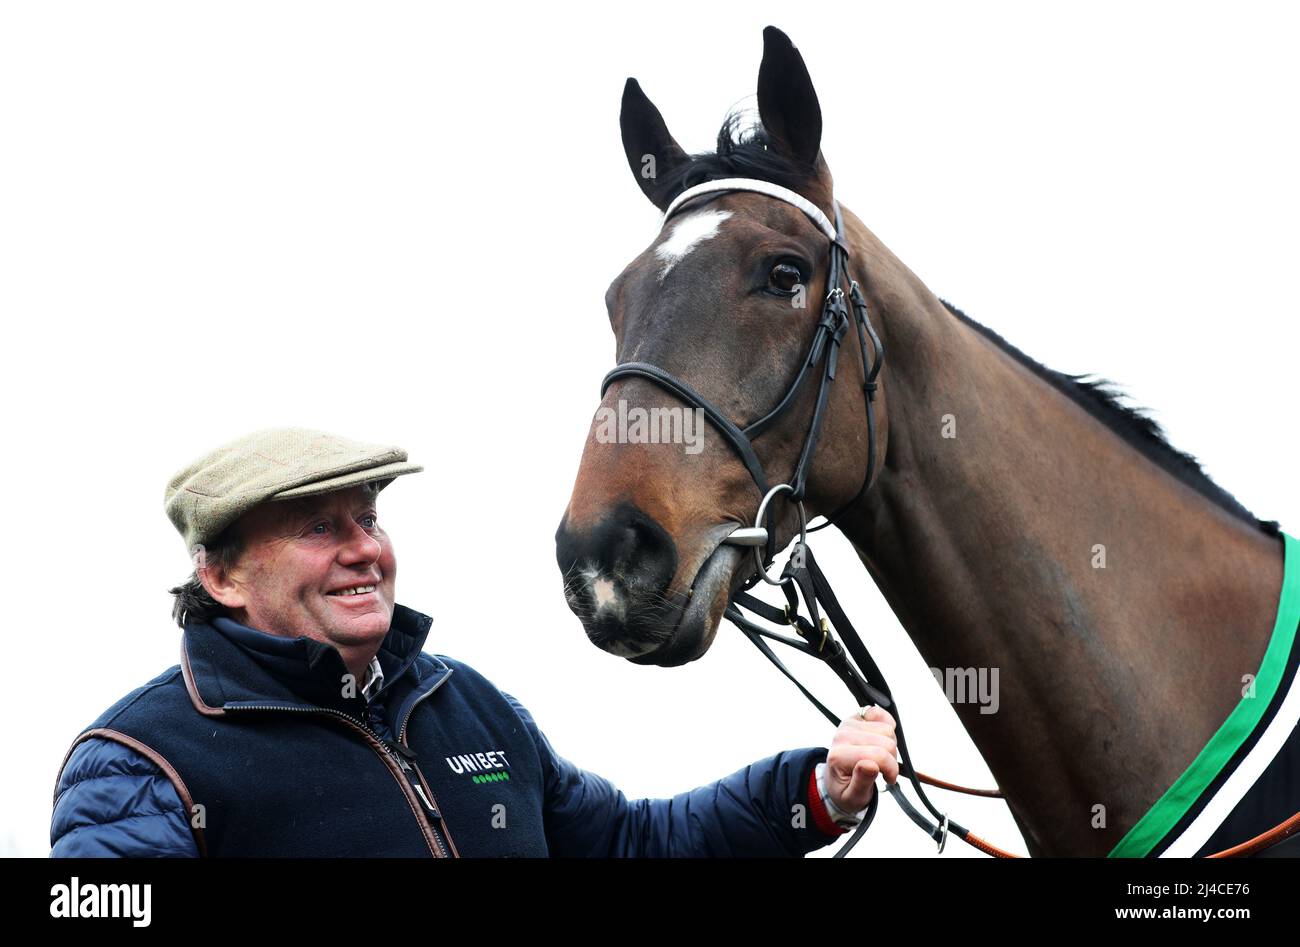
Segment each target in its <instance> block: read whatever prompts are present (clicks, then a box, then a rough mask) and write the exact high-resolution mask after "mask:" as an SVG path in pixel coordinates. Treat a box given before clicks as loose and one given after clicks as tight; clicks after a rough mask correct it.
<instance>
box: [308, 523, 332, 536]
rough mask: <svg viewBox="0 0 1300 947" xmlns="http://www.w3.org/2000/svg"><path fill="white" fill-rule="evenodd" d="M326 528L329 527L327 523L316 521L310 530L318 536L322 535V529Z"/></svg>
mask: <svg viewBox="0 0 1300 947" xmlns="http://www.w3.org/2000/svg"><path fill="white" fill-rule="evenodd" d="M327 529H329V524H328V523H317V524H316V525H315V526H313V527H312V528H311V531H312V532H313V533H315V534H316V535H318V536H320V535H323V534H324V531H325V530H327Z"/></svg>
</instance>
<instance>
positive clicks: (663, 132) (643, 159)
mask: <svg viewBox="0 0 1300 947" xmlns="http://www.w3.org/2000/svg"><path fill="white" fill-rule="evenodd" d="M618 124H619V127H620V128H621V129H622V131H623V151H624V153H625V154H626V155H627V165H628V167H629V168H631V169H632V174H633V176H634V177H635V178H636V183H637V184H638V185H640V187H641V190H642V192H643V193H644V194H645V196H646V197H648V198H650V203H652V204H654V205H655V207H658V208H659V209H660V210H667V209H668V203H669V199H668V195H667V194H666V193H665V191H664V189H663V187H662V185H661V184H660V182H661V181H662V180H664V178H665V177H666V176H667V174H668V172H669V171H671V170H673V169H674V168H676V167H678V166H679V165H682V164H684V163H686V162H688V161H690V160H691V159H690V158H689V157H688V156H687V154H686V152H684V151H682V149H681V146H680V145H678V144H677V142H676V141H674V140H673V136H672V135H670V134H669V133H668V126H667V125H665V124H664V118H663V116H662V115H660V114H659V110H658V109H657V108H655V105H654V103H653V102H651V101H650V100H649V99H648V98H646V94H645V93H644V92H642V91H641V86H640V85H639V84H638V83H637V81H636V80H635V79H632V78H629V79H628V80H627V83H626V84H625V85H624V86H623V108H622V110H621V111H620V112H619V116H618Z"/></svg>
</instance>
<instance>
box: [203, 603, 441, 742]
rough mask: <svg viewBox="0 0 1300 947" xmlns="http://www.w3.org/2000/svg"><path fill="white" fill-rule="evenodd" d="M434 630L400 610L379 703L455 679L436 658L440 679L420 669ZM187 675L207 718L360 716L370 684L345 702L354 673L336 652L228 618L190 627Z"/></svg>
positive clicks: (386, 645) (389, 638)
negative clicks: (397, 692)
mask: <svg viewBox="0 0 1300 947" xmlns="http://www.w3.org/2000/svg"><path fill="white" fill-rule="evenodd" d="M432 624H433V619H432V618H430V617H429V616H427V615H423V614H421V613H420V612H417V611H415V610H414V609H410V608H407V607H406V606H404V605H396V606H394V608H393V622H392V624H391V625H390V626H389V629H388V634H387V635H386V636H385V638H384V641H383V643H382V644H381V645H380V646H379V652H378V654H377V655H376V656H377V657H378V659H379V664H380V668H381V669H382V670H383V673H384V683H383V686H382V687H381V688H380V689H379V691H378V693H377V694H375V695H372V698H371V699H372V700H374V699H377V698H380V697H381V696H382V695H384V693H385V692H386V691H389V690H390V688H394V687H397V686H400V685H401V684H403V683H405V685H406V688H409V687H410V686H412V685H414V684H419V685H422V686H429V685H432V684H433V683H434V681H435V680H436V679H437V678H438V677H441V676H443V675H445V674H447V673H449V670H450V669H449V668H447V666H446V665H445V664H443V663H442V662H441V661H439V660H438V659H436V658H434V657H432V656H431V655H429V656H427V657H428V659H429V661H430V662H432V665H433V667H432V671H430V670H429V669H428V668H424V669H422V668H421V667H420V666H419V665H418V664H417V659H418V658H419V657H420V655H421V653H422V648H423V646H424V641H425V639H426V638H427V637H428V635H429V628H430V626H431V625H432ZM181 668H182V672H183V674H184V676H185V683H186V686H187V688H188V689H189V693H190V699H191V701H192V702H193V703H194V706H195V707H196V708H197V709H198V710H199V711H200V712H201V713H205V714H220V713H224V712H225V711H227V710H239V709H252V708H255V707H256V708H266V709H284V710H315V709H319V708H326V709H331V710H337V711H342V712H344V713H347V714H350V715H353V716H360V714H361V710H362V709H363V708H364V705H365V703H366V701H365V698H364V697H362V695H361V683H362V682H357V685H356V686H355V687H354V688H352V691H353V694H352V696H348V697H345V696H344V687H343V679H344V675H345V674H347V673H348V671H347V666H346V665H345V664H344V663H343V658H342V656H341V655H340V654H339V652H338V649H337V648H335V647H334V646H333V645H329V644H324V643H322V642H319V641H316V640H314V639H311V638H306V637H302V638H284V637H280V636H277V635H271V634H267V633H266V632H263V631H258V630H257V629H255V628H249V627H247V626H245V625H241V624H239V623H238V622H236V621H233V620H231V619H228V618H215V619H213V620H212V621H211V622H210V623H209V622H190V623H187V624H186V626H185V631H184V634H183V636H182V638H181ZM426 678H427V680H426ZM406 688H404V689H406Z"/></svg>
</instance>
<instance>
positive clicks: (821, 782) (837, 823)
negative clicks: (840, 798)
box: [808, 763, 867, 835]
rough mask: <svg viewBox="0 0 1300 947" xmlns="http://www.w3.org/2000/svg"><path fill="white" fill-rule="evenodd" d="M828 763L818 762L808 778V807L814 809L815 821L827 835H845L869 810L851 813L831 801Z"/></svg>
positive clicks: (864, 809)
mask: <svg viewBox="0 0 1300 947" xmlns="http://www.w3.org/2000/svg"><path fill="white" fill-rule="evenodd" d="M825 773H826V764H825V763H818V764H817V767H816V768H815V769H814V770H813V772H812V775H811V776H810V777H809V778H808V807H809V808H810V809H812V816H813V822H815V823H816V824H817V827H818V828H819V829H821V830H822V831H823V832H825V833H826V834H827V835H843V834H844V833H845V832H847V831H848V830H849V829H851V828H853V827H854V826H856V825H857V824H858V823H860V822H861V821H862V819H863V817H864V816H865V815H866V813H867V810H866V808H863V809H862V810H861V811H860V812H857V813H851V812H845V811H844V810H842V809H840V808H839V807H838V806H837V805H835V803H834V802H832V801H831V797H830V794H829V793H828V792H827V791H826V780H825Z"/></svg>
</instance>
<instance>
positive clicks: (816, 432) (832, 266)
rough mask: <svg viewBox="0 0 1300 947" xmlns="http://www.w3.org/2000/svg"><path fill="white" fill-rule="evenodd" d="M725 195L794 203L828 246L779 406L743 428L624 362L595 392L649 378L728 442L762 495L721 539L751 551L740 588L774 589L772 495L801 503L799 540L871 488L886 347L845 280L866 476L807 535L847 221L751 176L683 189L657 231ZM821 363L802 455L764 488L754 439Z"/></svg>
mask: <svg viewBox="0 0 1300 947" xmlns="http://www.w3.org/2000/svg"><path fill="white" fill-rule="evenodd" d="M727 191H752V192H754V193H757V194H764V195H766V196H768V197H772V198H776V199H777V200H780V201H784V202H786V203H787V204H791V205H793V206H794V207H797V208H798V209H799V210H801V211H802V212H803V213H804V214H806V215H807V216H808V218H809V219H810V220H811V221H812V222H813V223H814V224H816V225H817V228H818V229H819V230H820V231H821V232H822V233H823V234H825V235H826V237H827V239H828V240H829V241H830V263H829V265H828V267H827V273H826V299H825V302H824V303H823V304H822V313H821V318H820V319H819V320H818V322H817V326H816V328H815V329H814V330H813V338H812V344H811V345H810V346H809V349H808V356H807V358H805V359H804V360H803V362H802V364H801V365H800V368H799V374H798V375H796V376H795V379H794V381H793V382H791V383H790V387H789V388H787V389H786V392H785V394H784V395H783V396H782V397H781V399H780V400H779V401H777V403H776V406H775V407H774V408H772V410H771V411H769V412H768V413H767V414H765V415H763V416H762V417H760V418H759V419H758V420H756V421H752V422H750V423H749V424H748V425H746V426H745V427H744V428H741V427H740V426H739V425H737V424H735V423H734V422H732V421H731V420H730V419H729V418H727V416H726V415H724V414H723V413H722V412H721V411H719V410H718V409H717V407H715V406H714V405H713V404H711V403H710V402H709V401H708V399H707V398H705V397H704V396H703V395H701V394H700V393H699V392H697V391H696V390H695V389H694V388H692V387H691V386H690V385H688V384H687V383H686V382H684V381H682V380H681V379H680V378H678V377H676V376H675V375H672V374H670V373H669V372H666V371H664V370H663V369H662V368H660V367H659V366H657V365H651V364H650V363H649V362H624V363H623V364H621V365H617V366H615V367H614V368H613V369H612V370H611V371H610V372H609V374H607V375H606V376H605V379H604V381H602V382H601V385H600V394H601V397H604V395H605V392H606V391H607V390H608V389H609V386H610V385H611V384H613V383H614V382H615V381H617V380H618V379H620V378H628V377H639V378H645V379H648V380H650V381H652V382H654V383H655V384H657V385H659V386H660V387H661V388H664V389H665V390H667V391H669V392H670V393H672V394H673V395H675V396H676V397H678V398H680V399H681V400H682V401H685V402H686V403H687V404H689V405H691V406H692V407H695V408H699V409H700V410H701V411H703V412H704V416H705V417H706V418H708V419H709V421H710V423H712V424H713V426H714V427H715V428H717V429H718V431H719V433H721V434H722V436H723V437H724V438H725V439H726V441H727V443H728V444H730V445H731V448H732V450H734V451H735V452H736V455H737V456H738V457H739V458H740V459H741V461H742V462H743V463H744V465H745V469H746V470H748V471H749V475H750V477H752V478H753V480H754V484H755V485H756V486H757V487H758V490H759V494H760V495H761V496H762V497H763V499H762V501H761V503H760V504H759V514H758V518H757V521H756V522H755V524H754V526H753V527H752V528H741V529H738V530H736V531H734V532H733V533H732V534H731V535H730V536H728V537H727V538H726V539H725V540H724V542H726V543H729V544H731V545H735V546H752V547H754V559H755V563H756V564H757V566H758V574H757V575H756V576H754V577H752V578H751V579H750V580H749V582H748V583H747V584H746V586H745V587H746V588H749V587H750V586H752V585H753V583H754V582H755V581H756V580H757V578H759V577H762V578H764V579H766V580H767V581H769V582H771V583H772V584H779V583H778V582H776V581H775V580H773V579H770V578H768V576H767V568H768V567H769V566H770V565H771V563H772V559H773V558H774V557H775V555H776V551H777V550H776V533H775V530H772V531H769V530H768V529H767V528H766V523H765V519H764V514H765V513H766V512H767V510H768V508H769V506H770V501H771V500H772V498H773V497H774V496H775V495H776V494H777V493H781V492H788V493H789V500H790V501H791V502H792V503H796V504H798V505H799V515H800V521H801V523H804V524H805V526H804V527H803V528H802V529H801V535H802V534H803V533H806V532H810V531H811V532H815V531H816V530H818V529H823V528H825V527H827V526H829V525H830V524H831V523H832V522H834V520H835V518H836V517H838V516H839V515H840V514H841V513H842V512H844V510H846V509H848V508H849V507H850V506H853V505H854V504H855V503H857V502H858V500H859V499H861V498H862V495H863V494H864V493H866V491H867V488H868V487H869V486H870V485H871V477H872V473H873V472H874V470H875V466H876V423H875V417H874V415H873V412H872V403H873V401H874V400H875V395H876V376H877V375H878V374H880V366H881V364H882V363H883V361H884V350H883V347H882V346H881V344H880V337H879V336H877V335H876V330H875V329H874V328H873V327H872V325H871V320H870V319H869V318H868V315H867V302H866V300H865V299H864V298H863V296H862V290H861V289H860V288H859V286H858V283H857V280H854V279H852V278H851V277H850V278H849V280H848V283H849V286H848V289H849V292H848V298H849V301H850V302H851V303H852V305H853V325H854V327H855V328H856V330H857V336H858V347H859V349H860V350H861V353H862V366H863V371H864V377H863V379H862V393H863V403H864V404H865V406H866V412H867V472H866V475H865V476H864V477H863V479H862V487H861V488H860V489H859V490H858V492H857V494H856V495H855V496H854V497H853V499H852V500H850V501H849V502H848V503H845V504H844V505H843V506H841V507H840V508H839V509H838V510H836V511H835V512H834V513H832V514H831V515H830V516H829V517H827V518H826V521H825V522H823V523H820V524H819V525H817V526H815V527H813V529H812V530H807V528H806V519H805V517H804V513H803V500H804V496H805V494H806V492H807V488H808V469H809V467H810V466H811V465H812V458H813V454H814V452H815V451H816V449H817V440H818V438H819V437H820V435H821V427H822V420H823V417H824V415H825V410H826V401H827V397H828V396H829V394H830V386H831V382H832V381H834V380H835V369H836V366H837V364H838V361H839V350H840V344H841V343H842V342H843V341H844V336H845V335H846V334H847V333H848V328H849V308H848V306H847V305H846V304H845V296H844V286H843V283H844V279H845V277H846V276H847V275H848V273H847V263H848V257H849V247H848V244H847V243H846V242H845V240H844V221H843V218H842V217H841V214H840V205H839V202H838V201H832V206H833V207H834V210H835V225H834V226H832V225H831V222H830V221H829V220H828V219H827V217H826V215H825V214H824V213H822V211H821V209H820V208H819V207H817V205H816V204H813V203H812V202H811V201H809V200H807V199H806V198H804V197H803V196H802V195H800V194H797V193H795V192H794V191H792V190H790V189H789V188H785V187H781V186H780V185H779V184H772V183H769V182H767V181H760V180H757V179H752V178H723V179H721V180H718V181H705V182H704V183H703V184H697V185H695V186H694V187H689V188H687V189H686V190H684V191H682V193H681V194H679V195H677V197H676V198H675V199H674V200H673V202H672V203H671V204H669V205H668V208H667V210H665V211H664V219H663V224H662V225H661V227H662V226H663V225H666V224H667V223H668V221H669V220H670V219H671V218H672V216H673V214H674V213H676V212H677V211H678V210H680V209H681V208H682V207H683V205H685V204H687V203H689V202H690V201H692V200H694V199H695V198H696V197H699V196H700V195H702V194H717V193H721V192H727ZM868 337H870V339H871V351H872V352H874V353H875V355H874V358H868V351H867V338H868ZM819 365H820V366H821V369H820V374H821V381H820V385H819V387H818V389H817V400H816V402H815V404H814V407H813V413H812V420H811V422H810V423H809V425H808V434H807V436H806V437H805V438H804V444H803V450H801V451H800V452H799V460H798V462H797V463H796V464H795V467H794V472H793V473H792V474H791V476H790V480H789V482H787V483H783V484H778V485H777V486H775V487H772V486H770V485H769V482H768V478H767V474H766V472H765V471H764V470H763V465H762V464H761V463H760V462H759V460H758V455H757V454H756V453H755V452H754V445H753V443H752V441H753V439H754V438H756V437H758V436H759V435H761V434H762V433H763V432H764V431H766V430H768V429H769V428H770V427H771V426H772V425H773V424H775V423H776V421H777V420H778V419H779V418H780V417H781V416H782V415H783V414H785V412H786V411H787V410H788V409H789V408H790V407H791V406H792V405H793V404H794V403H795V400H796V396H797V395H798V393H799V391H800V390H801V389H802V388H803V386H804V384H805V382H807V381H808V379H810V378H812V377H813V376H814V375H816V374H818V366H819ZM759 547H762V548H763V549H764V555H763V557H762V558H760V557H759V553H758V549H759Z"/></svg>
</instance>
